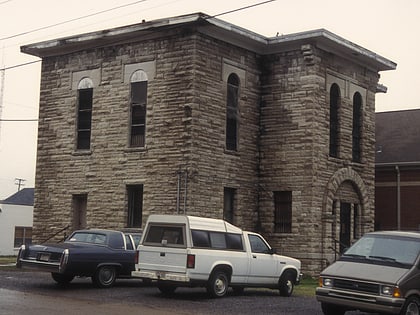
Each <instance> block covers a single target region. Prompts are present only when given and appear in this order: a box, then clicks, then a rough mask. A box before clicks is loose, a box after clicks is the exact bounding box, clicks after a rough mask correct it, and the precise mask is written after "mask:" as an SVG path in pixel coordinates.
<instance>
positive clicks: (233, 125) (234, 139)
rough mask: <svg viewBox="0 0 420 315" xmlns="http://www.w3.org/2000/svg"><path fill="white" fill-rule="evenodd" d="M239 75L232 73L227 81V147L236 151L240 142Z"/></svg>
mask: <svg viewBox="0 0 420 315" xmlns="http://www.w3.org/2000/svg"><path fill="white" fill-rule="evenodd" d="M238 98H239V77H238V76H237V75H236V74H234V73H232V74H230V75H229V78H228V82H227V104H226V149H227V150H232V151H236V149H237V143H238Z"/></svg>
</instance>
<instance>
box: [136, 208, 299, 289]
mask: <svg viewBox="0 0 420 315" xmlns="http://www.w3.org/2000/svg"><path fill="white" fill-rule="evenodd" d="M137 249H138V264H137V265H136V268H135V271H133V272H132V276H133V277H138V278H142V279H143V280H146V281H150V280H156V281H157V285H158V288H159V290H160V291H161V292H162V293H164V294H171V293H173V292H174V291H175V289H176V288H177V287H178V286H190V287H195V286H201V287H206V288H207V292H208V293H209V294H210V295H211V296H212V297H222V296H224V295H226V293H227V291H228V288H229V287H232V288H233V290H234V291H236V292H242V291H243V289H244V288H245V287H265V288H272V289H278V290H279V291H280V294H281V295H283V296H290V295H291V294H292V292H293V289H294V286H295V285H296V284H298V283H299V281H300V278H301V276H302V275H301V272H300V268H301V263H300V261H299V260H297V259H294V258H291V257H287V256H280V255H277V254H275V251H274V250H273V249H272V248H271V247H270V246H269V245H268V243H267V242H266V241H265V240H264V238H263V237H262V236H261V235H259V234H256V233H252V232H246V231H242V230H241V229H240V228H238V227H236V226H234V225H232V224H230V223H228V222H226V221H223V220H219V219H210V218H202V217H195V216H186V215H151V216H150V217H149V218H148V221H147V223H146V226H145V229H144V233H143V236H142V239H141V241H140V245H139V246H138V248H137Z"/></svg>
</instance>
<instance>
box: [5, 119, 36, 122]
mask: <svg viewBox="0 0 420 315" xmlns="http://www.w3.org/2000/svg"><path fill="white" fill-rule="evenodd" d="M0 121H13V122H17V121H38V119H0Z"/></svg>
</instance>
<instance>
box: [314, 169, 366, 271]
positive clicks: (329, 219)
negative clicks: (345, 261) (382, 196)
mask: <svg viewBox="0 0 420 315" xmlns="http://www.w3.org/2000/svg"><path fill="white" fill-rule="evenodd" d="M368 196H369V194H368V191H367V187H366V185H365V184H364V182H363V179H362V178H361V177H360V175H359V174H358V173H357V172H356V171H355V170H353V169H352V168H351V167H347V168H342V169H339V170H338V171H336V172H335V173H334V174H333V175H332V176H331V178H330V180H329V181H328V184H327V186H326V189H325V192H324V198H323V204H322V258H323V267H325V266H327V265H328V264H330V263H332V262H333V261H335V260H336V259H337V258H338V256H339V255H340V253H341V252H342V251H343V250H344V249H345V248H346V247H348V246H350V244H352V243H353V241H354V240H355V239H358V238H360V237H361V236H362V235H363V234H364V233H365V232H367V231H368V230H369V229H371V228H372V227H373V224H372V222H373V221H372V220H373V219H372V218H373V213H372V211H371V208H372V207H371V205H370V201H369V198H368Z"/></svg>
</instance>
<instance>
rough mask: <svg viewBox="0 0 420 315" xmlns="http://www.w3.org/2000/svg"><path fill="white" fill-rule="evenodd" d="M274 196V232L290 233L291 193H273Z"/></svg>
mask: <svg viewBox="0 0 420 315" xmlns="http://www.w3.org/2000/svg"><path fill="white" fill-rule="evenodd" d="M273 196H274V232H277V233H291V232H292V192H291V191H275V192H273Z"/></svg>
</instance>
